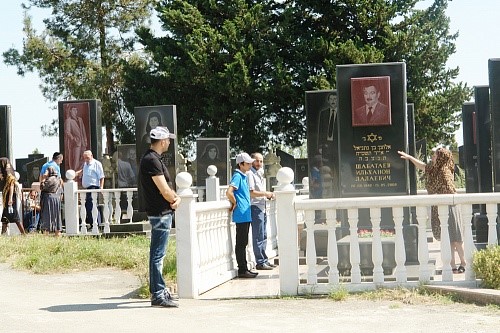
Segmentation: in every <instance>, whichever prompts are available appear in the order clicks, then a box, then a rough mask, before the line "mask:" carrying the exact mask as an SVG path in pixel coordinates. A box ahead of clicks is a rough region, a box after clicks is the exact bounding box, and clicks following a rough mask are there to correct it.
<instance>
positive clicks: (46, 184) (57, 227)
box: [40, 167, 62, 236]
mask: <svg viewBox="0 0 500 333" xmlns="http://www.w3.org/2000/svg"><path fill="white" fill-rule="evenodd" d="M45 176H46V177H45V179H44V180H43V181H42V184H41V189H42V195H41V202H40V205H41V211H40V221H41V223H42V231H43V232H44V234H48V233H49V232H50V233H52V232H53V233H55V235H56V236H60V235H61V231H62V218H61V191H62V187H61V179H60V178H59V176H58V174H57V171H56V170H55V169H54V168H53V167H48V168H47V171H46V172H45Z"/></svg>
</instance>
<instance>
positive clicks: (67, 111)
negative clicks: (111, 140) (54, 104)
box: [63, 102, 90, 170]
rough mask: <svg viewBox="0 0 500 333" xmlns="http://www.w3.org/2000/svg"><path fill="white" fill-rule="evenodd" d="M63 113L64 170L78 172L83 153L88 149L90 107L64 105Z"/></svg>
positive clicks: (81, 104) (84, 105)
mask: <svg viewBox="0 0 500 333" xmlns="http://www.w3.org/2000/svg"><path fill="white" fill-rule="evenodd" d="M63 112H64V152H65V158H64V165H65V170H69V169H72V170H79V169H80V168H81V166H82V165H83V152H84V151H86V150H89V149H90V125H89V124H90V106H89V103H87V102H83V103H65V104H64V106H63Z"/></svg>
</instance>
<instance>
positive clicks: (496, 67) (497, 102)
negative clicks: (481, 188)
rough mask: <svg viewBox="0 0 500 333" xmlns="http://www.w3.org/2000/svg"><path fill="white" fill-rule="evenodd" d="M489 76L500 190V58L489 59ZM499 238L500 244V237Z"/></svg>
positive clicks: (495, 172) (496, 176) (495, 171)
mask: <svg viewBox="0 0 500 333" xmlns="http://www.w3.org/2000/svg"><path fill="white" fill-rule="evenodd" d="M488 76H489V85H490V103H491V108H490V110H491V138H492V141H491V142H492V147H491V148H492V160H493V163H492V165H493V190H494V191H495V192H500V59H498V58H497V59H489V60H488ZM499 207H500V205H499ZM499 234H500V224H498V223H497V236H498V235H499ZM497 238H498V241H499V244H500V237H497Z"/></svg>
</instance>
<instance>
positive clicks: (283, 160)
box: [276, 149, 297, 175]
mask: <svg viewBox="0 0 500 333" xmlns="http://www.w3.org/2000/svg"><path fill="white" fill-rule="evenodd" d="M276 155H278V157H279V158H280V165H281V167H282V168H284V167H288V168H290V169H292V170H293V172H294V174H295V175H296V174H297V170H296V164H295V157H293V155H290V154H288V153H287V152H285V151H283V150H281V149H276Z"/></svg>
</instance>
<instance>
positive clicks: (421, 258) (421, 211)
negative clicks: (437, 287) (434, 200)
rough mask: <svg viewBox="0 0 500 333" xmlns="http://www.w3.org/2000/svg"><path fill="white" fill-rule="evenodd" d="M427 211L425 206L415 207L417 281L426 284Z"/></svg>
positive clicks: (427, 252) (427, 250) (427, 262)
mask: <svg viewBox="0 0 500 333" xmlns="http://www.w3.org/2000/svg"><path fill="white" fill-rule="evenodd" d="M428 218H429V217H428V209H427V207H425V206H419V207H417V222H418V262H419V263H420V264H419V281H420V282H428V281H429V280H430V279H431V271H430V269H429V245H428V244H427V220H428Z"/></svg>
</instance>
